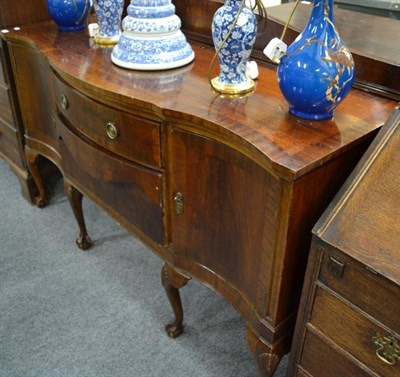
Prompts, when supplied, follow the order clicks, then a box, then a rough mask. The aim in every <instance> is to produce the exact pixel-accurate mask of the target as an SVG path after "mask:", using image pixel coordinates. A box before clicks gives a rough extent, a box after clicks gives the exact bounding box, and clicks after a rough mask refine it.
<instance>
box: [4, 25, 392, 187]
mask: <svg viewBox="0 0 400 377" xmlns="http://www.w3.org/2000/svg"><path fill="white" fill-rule="evenodd" d="M5 37H6V38H7V39H8V40H12V41H14V43H16V44H18V43H28V44H32V45H35V46H36V47H37V48H38V49H39V50H41V51H42V52H43V53H44V54H45V55H46V56H47V58H48V60H49V62H50V64H51V65H52V67H53V68H54V69H55V70H56V71H57V73H58V74H59V75H60V76H62V77H63V78H64V80H66V81H67V82H69V83H72V84H73V86H74V87H76V88H78V89H79V90H80V91H82V92H83V93H85V94H86V95H88V96H90V97H92V98H95V99H99V98H101V101H103V102H106V103H107V104H110V105H112V106H115V107H117V108H121V109H123V110H126V111H131V110H132V108H133V106H135V111H136V112H137V111H138V109H139V111H140V112H142V113H143V115H145V116H147V117H153V118H154V119H156V118H158V119H159V120H164V119H168V120H169V121H174V120H176V121H177V122H179V123H180V124H181V125H182V126H184V123H185V122H187V123H188V124H190V127H191V128H192V129H193V128H195V129H196V132H198V133H200V134H204V135H205V136H211V137H213V138H215V139H217V140H221V141H223V142H224V143H226V144H228V145H230V146H232V147H234V148H236V149H238V150H240V151H242V153H245V154H246V155H248V156H249V157H250V158H252V159H254V160H255V161H257V162H258V163H259V164H261V165H263V166H265V167H266V168H267V169H269V170H270V171H271V172H272V173H273V174H275V175H277V176H281V177H283V178H285V179H296V178H298V177H300V176H302V175H304V174H306V173H307V172H308V171H310V170H312V169H313V168H315V167H317V166H320V165H322V164H323V163H324V162H326V161H328V160H330V159H333V158H334V157H335V156H337V155H338V154H340V153H342V152H343V151H344V150H346V149H347V148H349V147H350V145H352V144H353V145H354V143H358V142H359V141H360V140H362V139H363V137H364V136H365V135H367V134H368V133H370V132H374V130H376V129H377V128H378V127H380V126H381V125H382V124H383V123H384V122H385V120H386V119H387V117H388V116H389V114H390V113H391V111H392V110H393V108H394V107H395V105H396V102H394V101H393V100H390V99H385V98H380V97H377V96H375V95H372V94H368V93H365V92H362V91H359V90H352V91H351V92H350V94H349V95H348V97H347V98H346V99H345V101H344V102H343V103H342V104H341V105H340V106H339V107H338V109H337V110H336V112H335V116H334V118H333V119H332V120H326V121H306V120H302V119H300V118H297V117H294V116H291V115H289V113H288V106H287V104H286V103H285V100H284V98H283V96H282V94H281V92H280V90H279V87H278V84H277V80H276V72H275V70H274V68H271V67H270V66H260V76H259V80H258V82H257V85H256V89H255V92H254V93H251V94H249V95H247V96H245V97H241V98H227V97H223V96H221V95H218V94H216V93H213V92H212V90H211V88H210V85H209V82H208V78H207V72H208V68H209V64H210V61H211V59H212V56H213V49H212V48H210V47H208V46H204V45H201V44H199V43H196V42H192V46H193V49H194V51H195V54H196V58H195V61H194V62H193V63H191V64H190V65H188V66H185V67H182V68H179V69H174V70H169V71H159V72H139V71H130V70H126V69H123V68H119V67H117V66H115V65H113V64H112V62H111V60H110V54H111V50H110V49H102V48H98V47H97V46H95V45H93V44H91V43H90V41H89V38H88V36H87V34H86V32H83V31H82V32H69V33H65V32H64V33H63V32H58V31H57V29H56V27H55V25H54V23H53V22H45V23H42V24H36V25H31V26H26V27H23V28H21V30H20V31H11V32H10V33H8V34H6V35H5ZM216 74H217V72H215V75H216Z"/></svg>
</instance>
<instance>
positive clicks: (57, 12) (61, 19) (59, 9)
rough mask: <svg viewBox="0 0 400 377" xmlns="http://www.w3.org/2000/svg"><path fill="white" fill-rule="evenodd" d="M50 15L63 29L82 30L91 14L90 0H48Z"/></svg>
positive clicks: (59, 27) (60, 28)
mask: <svg viewBox="0 0 400 377" xmlns="http://www.w3.org/2000/svg"><path fill="white" fill-rule="evenodd" d="M46 5H47V10H48V12H49V14H50V17H51V18H52V19H53V20H54V21H55V23H56V24H57V26H58V29H59V30H61V31H75V30H82V29H83V28H84V27H85V22H86V18H87V16H88V14H89V9H90V1H89V0H46Z"/></svg>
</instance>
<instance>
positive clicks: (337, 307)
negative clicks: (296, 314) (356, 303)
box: [309, 286, 400, 377]
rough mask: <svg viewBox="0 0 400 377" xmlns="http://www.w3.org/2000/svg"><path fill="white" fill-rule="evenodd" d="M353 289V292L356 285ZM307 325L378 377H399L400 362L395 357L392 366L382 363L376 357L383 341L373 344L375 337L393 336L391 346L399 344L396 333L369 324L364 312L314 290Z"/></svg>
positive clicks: (319, 290) (327, 294) (323, 291)
mask: <svg viewBox="0 0 400 377" xmlns="http://www.w3.org/2000/svg"><path fill="white" fill-rule="evenodd" d="M354 288H355V289H356V286H355V287H354ZM396 318H397V320H399V312H398V313H397V314H396ZM310 323H311V325H309V326H313V327H314V328H315V329H316V330H317V331H319V332H321V333H322V334H324V336H326V337H327V338H329V339H330V340H331V341H332V343H334V344H336V345H337V346H339V347H340V348H342V349H343V350H344V351H346V352H348V353H349V354H350V355H352V356H353V357H354V358H356V359H357V360H359V361H360V362H361V363H363V364H364V365H366V366H367V367H368V368H370V369H371V370H372V371H374V372H375V373H377V374H378V375H380V376H382V377H397V376H400V362H399V360H398V359H397V357H395V358H394V360H393V365H389V364H388V363H387V362H385V361H383V360H382V359H381V358H380V357H379V356H378V354H381V352H382V350H380V348H381V346H380V343H382V342H378V343H379V344H376V342H375V340H374V338H375V337H376V336H377V335H379V337H380V338H382V339H383V340H384V339H387V338H388V337H389V336H392V337H393V339H395V340H394V342H393V343H396V342H397V343H398V344H399V345H400V337H399V336H398V334H395V333H388V331H387V330H386V328H384V327H383V326H381V325H380V324H379V323H376V322H373V321H371V320H370V319H369V318H368V317H367V316H365V314H364V313H363V312H360V311H359V310H357V309H356V308H353V307H351V306H349V305H348V304H347V303H346V302H344V301H343V300H341V299H339V298H338V297H335V296H333V295H332V294H331V293H329V292H328V291H327V290H326V289H324V288H322V287H318V288H317V292H316V297H315V302H314V307H313V312H312V314H311V318H310ZM343 324H345V327H344V325H343ZM377 351H378V354H377ZM397 352H398V351H397Z"/></svg>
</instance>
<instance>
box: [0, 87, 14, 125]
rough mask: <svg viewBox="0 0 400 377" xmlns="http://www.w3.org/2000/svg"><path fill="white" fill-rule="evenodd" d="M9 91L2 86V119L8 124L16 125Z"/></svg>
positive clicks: (0, 108)
mask: <svg viewBox="0 0 400 377" xmlns="http://www.w3.org/2000/svg"><path fill="white" fill-rule="evenodd" d="M8 95H9V89H8V88H7V87H5V86H3V85H1V84H0V118H1V119H2V120H4V121H5V122H7V123H8V124H14V118H13V114H12V111H11V105H10V98H9V96H8Z"/></svg>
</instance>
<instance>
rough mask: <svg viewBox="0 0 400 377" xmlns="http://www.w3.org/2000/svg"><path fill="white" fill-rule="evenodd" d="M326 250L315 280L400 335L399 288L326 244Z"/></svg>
mask: <svg viewBox="0 0 400 377" xmlns="http://www.w3.org/2000/svg"><path fill="white" fill-rule="evenodd" d="M325 251H326V252H325V253H324V257H323V260H322V265H321V271H320V274H319V277H318V280H319V281H321V282H322V283H323V284H324V285H326V286H327V287H329V288H331V289H332V290H334V291H335V292H337V293H338V294H340V295H341V296H342V297H344V298H345V299H346V300H348V301H350V302H351V303H352V304H353V305H356V306H357V307H359V308H360V309H361V310H363V311H365V312H366V313H368V314H369V315H371V316H372V317H374V318H375V319H376V320H377V321H379V322H380V323H382V324H384V325H385V326H387V327H389V328H391V329H393V330H394V331H396V332H397V333H398V334H400V314H399V313H400V302H399V297H400V287H399V286H398V285H395V284H392V283H391V282H390V281H389V280H388V279H386V278H384V277H382V276H381V275H379V274H377V273H375V272H373V271H371V270H368V269H366V268H365V266H363V265H361V264H360V263H358V262H357V261H355V260H354V259H352V258H349V257H347V256H345V255H344V254H343V253H338V252H336V251H335V250H334V249H332V250H331V249H329V248H328V246H326V245H325ZM383 309H384V310H383Z"/></svg>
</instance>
